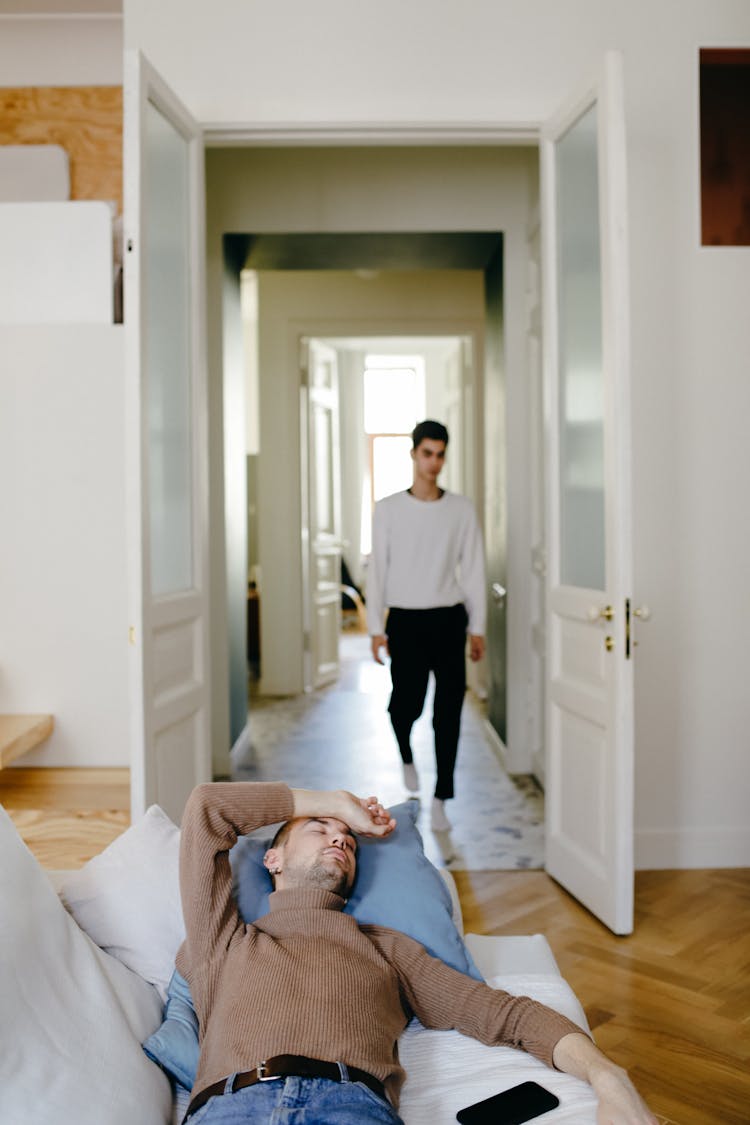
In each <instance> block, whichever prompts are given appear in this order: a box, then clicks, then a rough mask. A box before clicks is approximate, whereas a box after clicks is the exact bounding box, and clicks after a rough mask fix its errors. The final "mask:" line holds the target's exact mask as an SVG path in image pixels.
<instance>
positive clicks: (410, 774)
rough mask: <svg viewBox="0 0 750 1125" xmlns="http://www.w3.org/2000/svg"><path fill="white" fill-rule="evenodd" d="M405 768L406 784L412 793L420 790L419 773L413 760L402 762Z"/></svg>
mask: <svg viewBox="0 0 750 1125" xmlns="http://www.w3.org/2000/svg"><path fill="white" fill-rule="evenodd" d="M402 765H403V768H404V785H405V786H406V788H407V789H408V790H409V792H410V793H418V792H419V775H418V773H417V767H416V766H415V765H414V763H413V762H409V763H408V764H407V763H406V762H402Z"/></svg>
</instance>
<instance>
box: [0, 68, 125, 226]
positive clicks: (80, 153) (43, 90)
mask: <svg viewBox="0 0 750 1125" xmlns="http://www.w3.org/2000/svg"><path fill="white" fill-rule="evenodd" d="M0 144H59V145H62V147H63V148H64V149H65V150H66V152H67V153H68V156H69V158H70V186H71V198H72V199H102V200H114V201H115V202H116V203H117V210H118V213H120V212H121V211H122V87H121V86H26V87H17V88H10V87H4V88H0Z"/></svg>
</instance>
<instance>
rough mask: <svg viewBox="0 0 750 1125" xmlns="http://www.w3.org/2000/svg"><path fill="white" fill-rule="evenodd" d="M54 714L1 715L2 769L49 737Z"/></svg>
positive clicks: (0, 765) (0, 744)
mask: <svg viewBox="0 0 750 1125" xmlns="http://www.w3.org/2000/svg"><path fill="white" fill-rule="evenodd" d="M54 725H55V720H54V718H53V716H52V715H0V769H3V767H4V766H7V765H8V764H9V763H10V762H12V761H14V760H15V759H16V758H20V757H21V755H22V754H27V753H28V752H29V750H33V749H34V748H35V747H36V746H39V745H40V743H42V742H44V740H45V738H49V736H50V735H51V734H52V730H53V728H54Z"/></svg>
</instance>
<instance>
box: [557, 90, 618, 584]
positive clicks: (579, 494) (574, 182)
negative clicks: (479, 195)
mask: <svg viewBox="0 0 750 1125" xmlns="http://www.w3.org/2000/svg"><path fill="white" fill-rule="evenodd" d="M556 183H557V212H558V213H557V229H558V231H559V232H560V235H559V243H558V295H559V296H558V301H559V308H558V316H559V344H560V355H559V363H560V414H561V416H560V540H561V541H560V581H561V583H562V585H564V586H578V587H587V588H591V589H595V590H603V589H604V587H605V584H606V583H605V552H604V542H605V540H604V374H603V369H602V307H601V267H600V261H601V259H600V253H599V182H598V172H597V113H596V106H595V105H594V106H592V107H591V109H589V110H588V111H587V112H586V113H585V114H583V116H582V117H579V119H578V120H577V121H576V122H575V124H574V125H573V126H572V127H571V128H570V129H569V130H568V131H567V132H566V133H565V134H564V135H563V136H562V138H561V139H560V140H559V141H558V143H557V147H556Z"/></svg>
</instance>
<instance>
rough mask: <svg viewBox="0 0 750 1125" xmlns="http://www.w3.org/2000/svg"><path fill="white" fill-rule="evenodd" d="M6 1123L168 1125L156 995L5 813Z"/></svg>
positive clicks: (1, 1031)
mask: <svg viewBox="0 0 750 1125" xmlns="http://www.w3.org/2000/svg"><path fill="white" fill-rule="evenodd" d="M0 856H2V862H0V1121H2V1122H3V1123H4V1125H5V1123H6V1122H7V1123H8V1125H50V1122H54V1123H55V1125H102V1123H103V1122H106V1125H134V1123H135V1122H137V1123H138V1125H165V1123H166V1122H168V1121H169V1115H170V1106H171V1097H170V1090H169V1083H168V1082H167V1079H166V1077H165V1076H164V1074H163V1073H162V1072H161V1071H160V1070H159V1068H158V1067H156V1066H155V1065H154V1064H153V1063H151V1062H149V1060H148V1059H147V1058H146V1056H145V1055H144V1053H143V1050H142V1048H141V1041H142V1040H143V1039H145V1038H146V1037H147V1036H148V1035H150V1034H151V1032H152V1031H153V1030H154V1029H155V1028H156V1027H157V1026H158V1024H159V1021H160V1019H161V1001H160V999H159V996H158V994H157V992H156V990H155V989H154V988H152V987H151V986H150V985H148V984H146V982H145V981H143V980H141V979H140V978H139V977H137V976H135V974H134V973H131V972H130V971H129V970H127V969H126V968H124V966H123V965H121V964H120V963H119V962H118V961H116V960H115V959H114V958H112V957H109V956H108V955H107V954H106V953H103V952H102V951H101V950H100V949H97V947H96V946H95V945H94V944H93V942H92V941H91V940H90V939H89V938H88V937H87V936H86V934H84V933H83V932H82V931H81V930H80V929H79V928H78V926H77V925H76V923H75V922H74V921H73V919H72V918H71V917H70V915H69V914H68V913H67V912H66V911H65V909H64V908H63V906H62V904H61V903H60V900H59V899H58V897H57V895H56V894H55V892H54V890H53V888H52V886H51V885H50V882H49V880H48V879H47V878H46V876H45V874H44V872H43V871H42V869H41V868H40V867H39V865H38V863H37V861H36V860H35V859H34V857H33V856H32V855H31V853H30V852H29V851H28V849H27V848H26V846H25V845H24V843H23V842H22V840H21V839H20V837H19V836H18V834H17V832H16V829H15V827H14V825H13V822H12V821H11V819H10V817H9V816H8V814H7V813H6V812H5V810H4V809H3V808H2V807H0Z"/></svg>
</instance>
